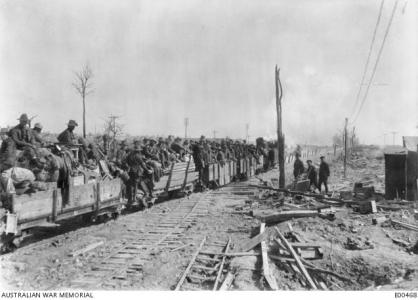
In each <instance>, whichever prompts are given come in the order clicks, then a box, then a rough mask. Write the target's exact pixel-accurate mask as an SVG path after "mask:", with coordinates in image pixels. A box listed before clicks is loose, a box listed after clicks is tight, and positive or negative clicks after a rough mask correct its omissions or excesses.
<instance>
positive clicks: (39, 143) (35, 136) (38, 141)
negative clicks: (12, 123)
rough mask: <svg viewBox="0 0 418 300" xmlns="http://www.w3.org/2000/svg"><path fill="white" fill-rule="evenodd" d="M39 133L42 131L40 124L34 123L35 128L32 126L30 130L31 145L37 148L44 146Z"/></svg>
mask: <svg viewBox="0 0 418 300" xmlns="http://www.w3.org/2000/svg"><path fill="white" fill-rule="evenodd" d="M41 131H42V125H41V123H36V124H35V126H33V128H32V135H33V143H34V144H35V145H36V146H38V147H42V146H44V145H45V142H44V140H43V138H42V136H41Z"/></svg>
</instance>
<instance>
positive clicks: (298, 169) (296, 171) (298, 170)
mask: <svg viewBox="0 0 418 300" xmlns="http://www.w3.org/2000/svg"><path fill="white" fill-rule="evenodd" d="M304 171H305V167H304V166H303V162H302V161H301V160H300V154H299V153H296V160H295V163H294V164H293V176H295V180H297V178H298V177H299V175H302V174H303V172H304Z"/></svg>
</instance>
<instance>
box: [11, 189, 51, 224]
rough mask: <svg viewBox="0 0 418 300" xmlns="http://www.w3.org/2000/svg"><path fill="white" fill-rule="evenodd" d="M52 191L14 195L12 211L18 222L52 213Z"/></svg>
mask: <svg viewBox="0 0 418 300" xmlns="http://www.w3.org/2000/svg"><path fill="white" fill-rule="evenodd" d="M53 193H54V191H53V190H50V191H38V192H36V193H33V194H22V195H14V197H13V200H12V211H13V213H15V214H17V215H18V218H19V220H25V219H26V220H29V219H35V218H37V217H41V216H46V215H49V216H51V214H52V213H53V211H52V210H53V199H54V196H53Z"/></svg>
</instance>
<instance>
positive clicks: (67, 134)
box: [57, 120, 78, 145]
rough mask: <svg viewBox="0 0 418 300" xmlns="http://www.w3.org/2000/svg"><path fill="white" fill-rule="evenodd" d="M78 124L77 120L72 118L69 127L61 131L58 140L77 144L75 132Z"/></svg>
mask: <svg viewBox="0 0 418 300" xmlns="http://www.w3.org/2000/svg"><path fill="white" fill-rule="evenodd" d="M76 126H78V124H77V122H76V121H74V120H70V121H69V122H68V124H67V129H65V130H64V131H63V132H61V133H60V135H59V136H58V138H57V139H58V142H60V143H61V144H66V145H75V144H77V139H76V137H75V135H74V133H73V131H74V129H75V127H76Z"/></svg>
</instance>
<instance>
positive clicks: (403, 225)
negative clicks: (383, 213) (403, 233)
mask: <svg viewBox="0 0 418 300" xmlns="http://www.w3.org/2000/svg"><path fill="white" fill-rule="evenodd" d="M390 221H391V223H392V224H394V225H398V226H400V227H402V228H405V229H410V230H413V231H418V226H415V225H412V224H408V223H404V222H400V221H396V220H393V219H391V220H390Z"/></svg>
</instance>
